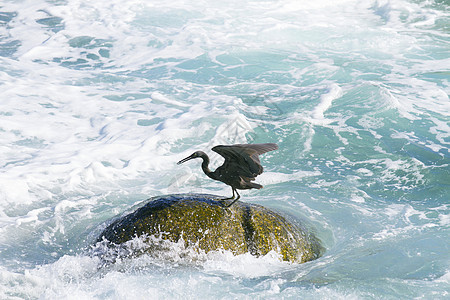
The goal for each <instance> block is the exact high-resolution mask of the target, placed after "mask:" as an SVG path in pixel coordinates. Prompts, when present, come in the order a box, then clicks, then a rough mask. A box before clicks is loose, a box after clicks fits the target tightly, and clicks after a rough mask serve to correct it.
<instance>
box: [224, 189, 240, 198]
mask: <svg viewBox="0 0 450 300" xmlns="http://www.w3.org/2000/svg"><path fill="white" fill-rule="evenodd" d="M231 190H232V191H233V196H231V197H229V198H222V199H221V200H233V199H234V188H231ZM236 193H237V191H236Z"/></svg>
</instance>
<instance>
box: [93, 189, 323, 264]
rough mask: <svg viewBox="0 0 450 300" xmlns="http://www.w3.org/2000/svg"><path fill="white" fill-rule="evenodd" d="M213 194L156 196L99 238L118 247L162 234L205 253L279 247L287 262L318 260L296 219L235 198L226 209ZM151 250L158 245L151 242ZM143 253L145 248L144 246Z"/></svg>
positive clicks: (253, 251) (316, 248) (314, 243)
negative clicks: (142, 237) (137, 238)
mask: <svg viewBox="0 0 450 300" xmlns="http://www.w3.org/2000/svg"><path fill="white" fill-rule="evenodd" d="M217 199H220V197H218V196H213V195H199V194H187V195H168V196H161V197H154V198H151V199H149V200H148V202H146V203H145V204H144V205H142V206H140V207H139V208H138V209H136V210H135V211H134V212H132V213H130V214H128V215H125V216H124V217H121V218H119V219H117V220H115V221H114V222H113V223H111V224H110V225H109V226H108V227H107V228H106V229H105V230H104V231H103V232H102V234H101V235H100V236H99V238H98V240H97V241H102V240H105V239H106V240H108V241H109V242H111V243H113V244H116V245H120V244H124V243H126V242H128V241H131V240H132V239H133V238H136V237H140V236H148V237H149V236H158V237H161V238H162V239H164V240H169V241H171V242H175V243H178V242H179V241H184V243H185V246H186V247H193V248H196V249H198V250H201V251H204V252H206V253H207V252H210V251H214V250H222V249H223V250H228V251H231V252H232V253H233V254H235V255H238V254H243V253H247V252H249V253H251V254H252V255H255V256H261V255H266V254H267V253H269V252H270V251H275V252H276V253H278V254H279V255H280V257H281V258H282V259H283V260H284V261H289V262H296V263H303V262H307V261H310V260H313V259H316V258H318V257H319V256H320V255H321V253H322V250H323V248H322V246H321V245H320V243H319V241H318V239H317V238H316V237H315V236H314V235H313V234H311V233H308V232H307V230H306V229H305V228H303V227H302V226H300V224H299V223H297V222H292V221H290V220H288V219H286V218H285V217H283V216H281V215H280V214H278V213H276V212H273V211H271V210H269V209H267V208H265V207H263V206H261V205H256V204H249V203H244V202H239V201H238V202H236V203H235V204H234V205H233V206H231V207H229V208H224V206H223V201H218V200H217ZM147 246H148V247H146V248H145V249H144V251H147V252H149V251H150V252H151V251H153V250H154V249H155V247H156V245H151V242H150V243H149V244H148V245H147ZM140 251H142V249H141V250H140Z"/></svg>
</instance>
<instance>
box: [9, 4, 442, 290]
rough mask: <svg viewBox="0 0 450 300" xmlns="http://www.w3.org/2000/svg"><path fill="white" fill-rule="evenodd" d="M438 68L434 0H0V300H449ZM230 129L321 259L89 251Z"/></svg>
mask: <svg viewBox="0 0 450 300" xmlns="http://www.w3.org/2000/svg"><path fill="white" fill-rule="evenodd" d="M449 81H450V3H449V2H448V1H447V0H360V1H357V0H338V1H327V0H316V1H306V0H261V1H256V0H254V1H251V0H240V1H234V0H230V1H211V0H199V1H179V0H174V1H159V0H127V1H125V0H96V1H86V0H23V1H20V0H2V2H1V3H0V241H1V242H0V299H205V298H206V299H449V298H450V153H449V146H450V100H449V96H448V95H449V93H450V84H449ZM247 142H248V143H263V142H276V143H278V145H279V147H280V149H279V150H277V151H274V152H270V153H267V154H265V155H264V156H262V157H261V158H262V163H263V165H264V167H265V173H263V174H262V175H261V176H259V177H258V178H257V182H258V183H261V184H263V185H264V188H263V189H261V190H247V191H243V192H242V193H241V195H242V199H241V200H242V201H246V202H251V203H257V204H262V205H265V206H267V207H269V208H272V209H275V210H278V211H282V212H283V211H284V212H289V214H291V215H293V216H295V217H297V218H300V219H302V220H304V222H305V223H307V224H308V226H310V227H311V228H312V230H313V231H314V232H315V233H316V235H317V236H318V237H319V238H320V239H321V241H322V243H323V245H324V247H325V248H326V252H325V253H324V255H323V256H322V257H321V258H319V259H317V260H315V261H312V262H308V263H305V264H290V263H286V262H280V261H279V259H278V257H277V256H276V255H274V254H273V253H269V254H268V255H266V256H264V257H259V258H256V257H252V256H251V255H239V256H234V255H232V254H231V253H228V252H226V251H217V252H213V253H208V254H204V253H203V254H198V253H194V252H192V251H190V249H184V248H183V247H182V245H178V244H174V245H172V248H173V250H172V251H169V252H168V253H166V255H165V256H163V257H157V258H156V257H150V256H146V255H143V256H141V257H139V258H137V259H122V260H119V261H117V262H116V263H115V264H112V265H108V266H105V265H102V262H101V260H100V258H99V256H96V255H93V254H92V253H93V252H92V245H93V242H94V240H95V238H96V235H97V234H98V233H99V230H101V228H102V226H104V224H105V222H107V221H108V220H110V219H111V218H113V217H114V216H116V215H120V214H122V213H123V212H125V211H128V210H130V209H132V208H133V206H135V205H137V204H139V203H140V202H141V201H143V200H145V199H147V198H149V197H152V196H158V195H164V194H171V193H187V192H198V193H210V194H211V193H212V194H218V195H224V196H225V195H226V196H228V195H230V192H231V190H230V188H229V187H227V186H225V185H224V184H222V183H220V182H214V181H212V180H210V179H208V178H207V177H206V176H205V175H204V174H203V173H202V172H201V169H200V162H199V161H192V162H189V163H188V164H184V165H182V166H178V165H176V162H177V161H178V160H180V159H181V158H184V157H185V156H188V155H189V154H191V153H192V152H194V151H196V150H203V151H206V152H207V153H208V154H210V155H211V159H212V163H213V167H216V166H218V165H220V163H221V158H220V157H219V156H218V155H214V153H213V152H211V151H210V149H211V147H212V146H214V145H217V144H233V143H247Z"/></svg>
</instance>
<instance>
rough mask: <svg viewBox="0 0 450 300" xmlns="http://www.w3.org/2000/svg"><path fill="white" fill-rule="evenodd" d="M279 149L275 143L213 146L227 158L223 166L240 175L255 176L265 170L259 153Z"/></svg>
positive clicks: (214, 149)
mask: <svg viewBox="0 0 450 300" xmlns="http://www.w3.org/2000/svg"><path fill="white" fill-rule="evenodd" d="M276 149H278V145H277V144H274V143H266V144H237V145H226V146H225V145H219V146H215V147H213V148H212V150H213V151H215V152H217V153H219V154H220V155H222V156H223V157H224V158H225V162H224V164H223V166H224V167H225V166H227V167H229V168H230V167H231V166H232V169H233V171H234V172H236V173H238V175H240V176H245V177H249V178H252V177H253V178H254V177H256V176H257V175H259V174H261V173H262V172H263V167H262V166H261V163H260V161H259V157H258V155H260V154H263V153H266V152H269V151H273V150H276Z"/></svg>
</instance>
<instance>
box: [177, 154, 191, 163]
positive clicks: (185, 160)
mask: <svg viewBox="0 0 450 300" xmlns="http://www.w3.org/2000/svg"><path fill="white" fill-rule="evenodd" d="M193 158H195V157H194V154H192V155H191V156H188V157H186V158H183V159H182V160H180V161H179V162H177V165H181V164H182V163H185V162H187V161H188V160H191V159H193Z"/></svg>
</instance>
